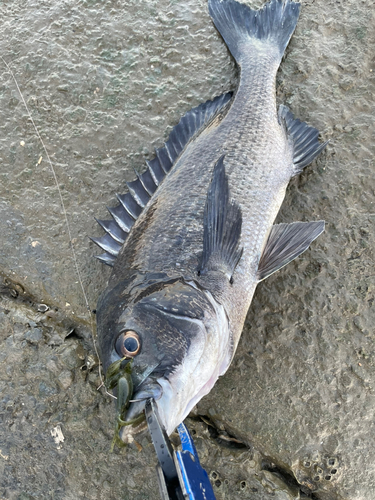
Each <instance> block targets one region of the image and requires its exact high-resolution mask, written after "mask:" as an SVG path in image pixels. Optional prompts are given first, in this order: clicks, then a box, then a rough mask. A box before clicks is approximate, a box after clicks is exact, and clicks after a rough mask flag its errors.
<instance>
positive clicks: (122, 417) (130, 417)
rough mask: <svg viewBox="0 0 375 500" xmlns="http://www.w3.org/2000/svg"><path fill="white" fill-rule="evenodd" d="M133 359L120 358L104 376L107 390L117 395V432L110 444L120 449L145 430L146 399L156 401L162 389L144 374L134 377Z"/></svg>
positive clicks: (160, 395) (150, 377) (161, 393)
mask: <svg viewBox="0 0 375 500" xmlns="http://www.w3.org/2000/svg"><path fill="white" fill-rule="evenodd" d="M132 365H133V362H132V359H128V358H122V359H120V360H118V361H115V362H114V363H112V364H111V365H110V366H109V368H108V370H107V374H106V384H105V385H106V387H107V389H108V390H114V391H115V392H116V393H117V401H116V429H115V435H114V438H113V442H112V448H113V446H114V445H115V444H117V445H118V446H123V444H124V443H125V444H127V443H130V442H132V441H133V440H134V438H133V436H134V435H135V434H139V433H140V432H142V431H143V430H145V429H147V424H146V420H145V414H144V410H145V405H146V401H147V400H148V399H151V398H152V399H154V400H155V401H157V400H159V399H160V398H161V397H162V395H163V389H162V387H161V386H160V385H159V384H158V382H157V381H156V380H155V379H154V378H153V377H152V376H150V375H149V376H147V375H148V374H149V372H150V370H147V374H146V376H145V374H143V376H141V377H140V376H139V375H137V374H134V373H133V370H132V367H133V366H132Z"/></svg>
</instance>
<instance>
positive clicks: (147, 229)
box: [94, 0, 325, 442]
mask: <svg viewBox="0 0 375 500" xmlns="http://www.w3.org/2000/svg"><path fill="white" fill-rule="evenodd" d="M209 12H210V15H211V17H212V19H213V21H214V23H215V25H216V27H217V28H218V30H219V31H220V33H221V35H222V37H223V39H224V41H225V42H226V44H227V46H228V48H229V50H230V51H231V53H232V55H233V57H234V58H235V59H236V61H237V63H238V64H239V66H240V69H241V72H240V83H239V87H238V89H237V92H236V93H235V95H234V97H233V98H232V99H231V95H230V94H223V96H220V97H217V98H215V99H214V100H213V101H208V102H207V103H205V104H202V105H200V106H197V107H196V108H194V109H193V110H191V111H190V112H188V113H187V114H186V115H185V116H184V117H183V118H182V119H181V121H180V123H179V124H178V125H177V126H176V127H175V128H174V129H173V130H172V132H171V134H170V137H169V139H168V141H167V142H166V144H165V146H164V147H163V148H159V149H158V150H157V151H156V158H155V159H154V160H152V161H151V162H149V164H148V166H149V170H147V171H146V172H145V173H144V174H142V175H140V176H138V179H137V180H136V181H134V182H132V183H128V188H129V193H127V194H125V195H119V196H118V199H119V201H120V203H121V206H120V207H115V208H114V209H111V213H112V214H113V217H114V223H116V224H118V225H119V227H120V228H121V229H122V231H116V230H115V228H114V226H113V223H110V222H108V221H101V222H100V223H101V226H102V227H103V228H104V230H105V231H106V232H107V234H106V235H105V236H104V237H102V238H100V239H96V240H94V241H96V243H98V244H99V246H101V247H102V248H103V249H104V250H105V251H106V253H105V254H104V257H103V256H102V257H101V259H102V260H104V261H105V262H107V263H109V264H110V265H113V272H112V274H111V277H110V279H109V281H108V286H107V288H106V290H105V291H104V292H103V293H102V295H101V297H100V299H99V303H98V307H97V321H98V337H99V343H100V349H101V356H102V361H103V366H104V369H105V370H107V369H109V371H110V373H111V374H113V373H114V372H115V371H116V369H118V368H117V367H118V366H120V364H121V363H120V360H121V357H122V356H124V358H125V359H124V363H126V361H127V360H128V359H132V360H133V364H132V380H133V378H134V380H133V382H132V384H130V385H129V384H128V386H127V381H126V380H127V379H126V377H125V375H124V376H123V377H122V375H121V371H120V372H119V373H118V374H117V378H116V380H119V381H120V382H121V384H120V382H119V384H120V385H121V388H120V392H121V394H120V395H121V398H120V401H124V402H125V403H124V407H123V408H120V409H119V410H118V411H119V416H120V418H121V422H124V419H125V422H126V425H125V426H124V427H123V428H122V430H121V431H120V435H121V439H122V440H123V441H125V442H129V441H131V439H133V436H134V435H135V434H137V432H139V431H140V428H139V427H138V425H140V427H141V428H142V425H141V424H140V419H141V418H142V412H143V410H144V406H145V398H146V397H152V395H153V394H154V397H155V400H156V404H157V406H158V410H159V414H160V418H161V421H162V423H163V425H164V427H165V429H166V431H167V432H168V433H169V434H170V433H171V432H172V431H173V430H174V428H175V427H176V426H177V425H178V424H179V423H180V422H181V421H182V420H183V419H184V418H185V417H186V416H187V415H188V413H189V412H190V410H191V409H192V407H193V406H194V405H195V404H196V403H197V402H198V401H199V400H200V399H201V398H202V397H203V396H204V395H205V394H207V392H209V391H210V389H211V388H212V387H213V385H214V383H215V382H216V380H217V378H218V377H219V376H220V375H223V374H224V373H225V371H226V370H227V368H228V366H229V365H230V362H231V360H232V359H233V356H234V353H235V350H236V347H237V344H238V341H239V338H240V335H241V331H242V328H243V324H244V321H245V318H246V314H247V311H248V308H249V306H250V303H251V300H252V297H253V293H254V290H255V288H256V286H257V284H258V283H259V281H261V280H262V279H265V278H266V277H267V276H269V275H270V274H272V273H273V272H275V271H277V270H278V269H280V268H281V267H283V266H284V265H286V264H287V263H288V262H290V261H291V260H293V259H294V258H296V257H297V256H298V255H300V254H301V253H302V252H303V251H305V250H306V249H307V248H308V246H309V245H310V243H311V242H312V241H313V240H314V239H315V238H317V237H318V236H319V234H320V233H321V232H322V231H323V229H324V222H323V221H317V222H310V223H301V222H296V223H291V224H278V225H273V223H274V220H275V218H276V215H277V213H278V211H279V208H280V206H281V203H282V201H283V199H284V196H285V191H286V187H287V185H288V182H289V180H290V179H291V178H292V177H293V176H294V175H296V174H297V173H299V172H301V170H302V169H303V168H304V167H305V166H306V165H307V164H308V163H310V162H311V161H312V160H313V159H314V158H315V157H316V156H317V155H318V154H319V153H320V151H321V150H322V149H323V148H324V146H325V144H320V143H319V141H318V131H317V130H316V129H314V128H313V127H309V126H308V125H306V124H304V123H303V122H300V121H299V120H296V119H294V117H293V115H292V113H291V112H290V111H289V110H288V109H287V108H286V107H285V106H281V107H280V109H279V111H277V109H276V97H275V80H276V72H277V69H278V66H279V64H280V62H281V58H282V56H283V53H284V50H285V48H286V46H287V44H288V42H289V39H290V37H291V36H292V33H293V31H294V28H295V25H296V22H297V19H298V15H299V4H297V3H295V2H293V1H291V0H271V1H270V2H269V3H267V4H265V6H264V7H263V8H262V9H260V10H259V11H253V10H251V9H250V8H249V7H247V6H245V5H243V4H240V3H238V2H236V1H234V0H209ZM146 175H149V177H150V178H151V177H152V178H153V179H154V181H153V182H154V184H150V190H147V189H146V187H145V182H146ZM149 180H150V179H149ZM156 185H157V187H156ZM129 217H131V218H132V220H131V224H129ZM132 221H134V222H132ZM128 226H129V228H128ZM111 232H112V233H113V235H111ZM125 233H126V235H125V240H124V243H123V244H122V246H121V247H120V243H119V239H120V240H123V239H124V234H125ZM127 335H130V336H131V338H132V339H133V340H132V342H133V343H134V342H138V344H137V349H136V350H135V351H134V354H132V353H131V352H128V351H127V350H126V345H127V344H126V342H125V340H126V338H127ZM134 339H136V340H134ZM121 370H123V368H121ZM133 372H134V373H133ZM124 373H125V372H124ZM126 376H128V375H126ZM120 385H119V386H120ZM130 386H132V387H133V386H134V387H135V394H134V396H132V401H133V402H132V403H131V404H130V405H129V406H127V405H128V400H129V398H130V396H131V394H130V392H131V390H130ZM129 394H130V395H129ZM146 395H147V396H146ZM128 396H129V397H128ZM134 422H136V424H137V425H135V424H134ZM133 424H134V425H133ZM121 425H122V424H121ZM143 428H144V426H143Z"/></svg>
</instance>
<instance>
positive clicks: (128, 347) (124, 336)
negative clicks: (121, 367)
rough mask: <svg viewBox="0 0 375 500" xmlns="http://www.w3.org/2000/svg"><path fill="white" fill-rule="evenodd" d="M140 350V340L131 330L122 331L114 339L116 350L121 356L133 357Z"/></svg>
mask: <svg viewBox="0 0 375 500" xmlns="http://www.w3.org/2000/svg"><path fill="white" fill-rule="evenodd" d="M140 350H141V341H140V339H139V336H138V334H137V333H136V332H135V331H133V330H127V331H126V332H122V333H121V335H119V337H118V339H117V340H116V351H117V354H118V355H119V356H121V357H122V358H124V357H125V358H134V356H136V355H137V354H138V353H139V351H140Z"/></svg>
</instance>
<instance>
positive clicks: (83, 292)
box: [0, 55, 117, 399]
mask: <svg viewBox="0 0 375 500" xmlns="http://www.w3.org/2000/svg"><path fill="white" fill-rule="evenodd" d="M0 58H1V60H2V61H3V63H4V64H5V66H6V68H7V70H8V72H9V74H10V76H11V77H12V79H13V81H14V83H15V85H16V88H17V91H18V93H19V95H20V97H21V100H22V102H23V105H24V106H25V109H26V112H27V114H28V116H29V118H30V121H31V123H32V125H33V127H34V130H35V133H36V135H37V137H38V139H39V141H40V143H41V145H42V147H43V150H44V152H45V154H46V158H47V160H48V163H49V166H50V169H51V172H52V175H53V178H54V181H55V185H56V187H57V192H58V193H59V198H60V204H61V208H62V213H63V215H64V219H65V225H66V228H67V230H68V238H69V243H70V248H71V251H72V258H73V262H74V267H75V270H76V273H77V276H78V282H79V284H80V286H81V290H82V295H83V298H84V301H85V305H86V309H87V310H88V312H89V318H90V321H89V323H90V326H91V334H92V340H93V344H94V349H95V352H96V355H97V357H98V359H99V378H100V382H101V384H100V386H99V387H98V388H97V390H99V389H100V388H101V387H104V389H105V393H106V394H107V395H108V396H111V398H114V399H117V398H116V396H114V395H113V394H110V393H109V392H108V391H107V388H106V386H105V384H104V380H103V376H102V371H101V365H100V358H99V352H98V349H97V346H96V341H95V337H94V331H95V325H94V320H93V316H92V314H91V308H90V305H89V301H88V299H87V295H86V292H85V288H84V286H83V281H82V278H81V273H80V270H79V267H78V261H77V255H76V251H75V248H74V243H73V240H72V234H71V231H70V225H69V220H68V214H67V211H66V208H65V204H64V200H63V197H62V193H61V189H60V186H59V182H58V180H57V176H56V172H55V169H54V167H53V164H52V161H51V158H50V156H49V154H48V151H47V148H46V146H45V144H44V142H43V139H42V137H41V135H40V133H39V130H38V127H37V126H36V124H35V122H34V120H33V117H32V115H31V112H30V110H29V107H28V105H27V103H26V101H25V99H24V97H23V94H22V92H21V89H20V87H19V85H18V82H17V80H16V77H15V76H14V74H13V71H12V70H11V69H10V66H9V64H8V63H7V62H6V61H5V59H4V57H3V56H1V55H0Z"/></svg>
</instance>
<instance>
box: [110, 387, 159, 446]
mask: <svg viewBox="0 0 375 500" xmlns="http://www.w3.org/2000/svg"><path fill="white" fill-rule="evenodd" d="M162 395H163V389H162V387H161V386H160V384H159V383H158V382H157V380H155V378H154V377H147V379H146V380H145V381H144V382H143V383H142V384H141V385H139V386H138V388H137V390H135V391H134V392H133V395H132V397H131V399H130V400H129V402H130V406H129V408H128V410H127V412H126V414H125V418H124V420H123V422H124V423H125V425H124V424H123V426H122V427H121V429H120V430H119V437H120V439H121V440H122V441H123V442H124V443H130V442H132V441H133V440H134V436H135V435H138V434H140V433H141V432H142V431H144V430H145V429H147V424H146V422H145V420H143V421H142V422H139V423H135V424H131V422H132V421H134V420H135V421H137V420H138V419H139V418H140V417H141V415H142V414H143V412H144V409H145V404H146V401H147V400H148V399H151V398H152V399H154V400H155V401H158V400H159V399H160V398H161V397H162ZM126 423H129V425H126Z"/></svg>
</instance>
